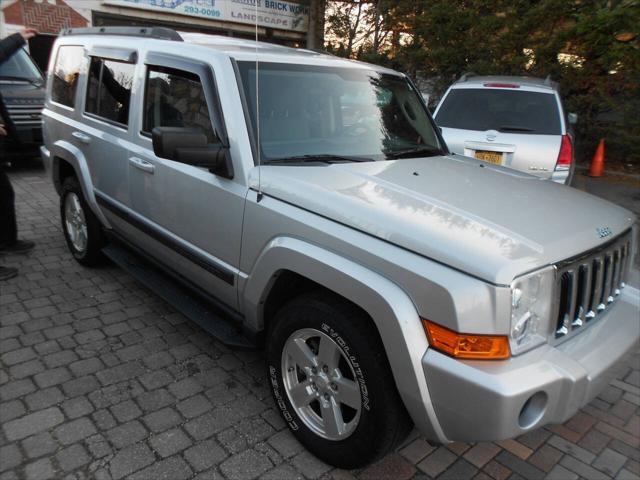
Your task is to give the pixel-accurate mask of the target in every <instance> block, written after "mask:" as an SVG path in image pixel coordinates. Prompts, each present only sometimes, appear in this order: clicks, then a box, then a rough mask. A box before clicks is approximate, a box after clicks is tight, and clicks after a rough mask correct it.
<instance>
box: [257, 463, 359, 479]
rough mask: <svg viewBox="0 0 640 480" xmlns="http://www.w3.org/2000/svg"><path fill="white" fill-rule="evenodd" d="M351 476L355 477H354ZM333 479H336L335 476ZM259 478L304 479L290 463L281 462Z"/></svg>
mask: <svg viewBox="0 0 640 480" xmlns="http://www.w3.org/2000/svg"><path fill="white" fill-rule="evenodd" d="M351 478H352V479H355V477H351ZM333 479H334V480H336V478H335V476H334V477H333ZM260 480H304V476H303V475H302V474H301V473H299V472H297V471H296V470H295V469H293V468H292V467H291V466H290V465H287V464H282V465H278V466H277V467H276V468H274V469H273V470H269V471H268V472H267V473H265V474H263V475H262V476H261V477H260Z"/></svg>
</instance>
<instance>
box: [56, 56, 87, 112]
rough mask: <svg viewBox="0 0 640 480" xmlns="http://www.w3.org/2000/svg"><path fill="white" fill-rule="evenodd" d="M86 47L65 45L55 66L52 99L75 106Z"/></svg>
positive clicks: (68, 105)
mask: <svg viewBox="0 0 640 480" xmlns="http://www.w3.org/2000/svg"><path fill="white" fill-rule="evenodd" d="M84 61H85V60H84V48H83V47H80V46H78V45H63V46H61V47H60V48H59V49H58V56H57V57H56V63H55V65H54V67H53V80H52V85H51V100H53V101H54V102H56V103H61V104H62V105H66V106H67V107H71V108H74V106H75V102H76V89H77V87H78V78H79V77H80V69H81V68H82V64H83V62H84Z"/></svg>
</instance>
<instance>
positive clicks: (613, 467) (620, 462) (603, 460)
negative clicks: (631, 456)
mask: <svg viewBox="0 0 640 480" xmlns="http://www.w3.org/2000/svg"><path fill="white" fill-rule="evenodd" d="M638 433H639V434H640V432H638ZM626 462H627V458H626V457H625V456H624V455H621V454H619V453H618V452H615V451H613V450H611V449H610V448H605V449H604V450H603V451H602V453H601V454H600V455H598V458H596V459H595V460H594V462H593V463H592V464H591V466H592V467H595V468H597V469H598V470H600V471H602V472H604V473H606V474H607V475H610V476H612V477H615V476H616V474H617V473H618V472H619V471H620V469H621V468H622V467H623V466H624V464H625V463H626Z"/></svg>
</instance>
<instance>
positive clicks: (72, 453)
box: [56, 443, 91, 472]
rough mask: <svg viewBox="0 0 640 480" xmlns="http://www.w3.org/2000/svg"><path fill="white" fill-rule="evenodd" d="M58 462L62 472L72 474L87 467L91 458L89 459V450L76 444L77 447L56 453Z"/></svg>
mask: <svg viewBox="0 0 640 480" xmlns="http://www.w3.org/2000/svg"><path fill="white" fill-rule="evenodd" d="M56 460H57V461H58V465H60V468H61V469H62V470H64V471H65V472H70V471H72V470H75V469H76V468H79V467H81V466H83V465H86V464H87V463H89V462H90V461H91V458H90V457H89V454H88V453H87V450H86V449H85V448H84V447H83V446H82V445H80V444H79V443H76V444H75V445H71V446H70V447H67V448H65V449H64V450H60V451H59V452H58V453H56Z"/></svg>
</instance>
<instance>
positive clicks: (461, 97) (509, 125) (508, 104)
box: [435, 88, 561, 135]
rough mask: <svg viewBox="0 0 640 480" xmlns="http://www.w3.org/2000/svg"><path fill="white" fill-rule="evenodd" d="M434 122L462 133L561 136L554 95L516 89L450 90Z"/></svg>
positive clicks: (558, 114)
mask: <svg viewBox="0 0 640 480" xmlns="http://www.w3.org/2000/svg"><path fill="white" fill-rule="evenodd" d="M435 120H436V123H437V124H438V125H440V126H441V127H448V128H460V129H463V130H480V131H485V130H497V131H500V132H507V133H533V134H539V135H560V134H561V131H560V113H559V111H558V103H557V102H556V97H555V95H554V94H552V93H538V92H527V91H524V90H517V89H511V90H501V89H493V88H459V89H453V90H451V91H450V92H449V94H448V95H447V97H446V98H445V99H444V102H443V103H442V106H441V107H440V109H439V110H438V113H437V114H436V118H435Z"/></svg>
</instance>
